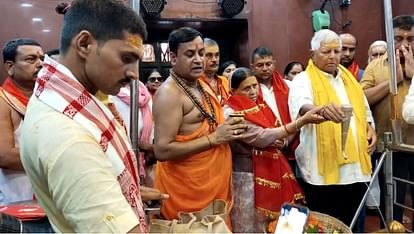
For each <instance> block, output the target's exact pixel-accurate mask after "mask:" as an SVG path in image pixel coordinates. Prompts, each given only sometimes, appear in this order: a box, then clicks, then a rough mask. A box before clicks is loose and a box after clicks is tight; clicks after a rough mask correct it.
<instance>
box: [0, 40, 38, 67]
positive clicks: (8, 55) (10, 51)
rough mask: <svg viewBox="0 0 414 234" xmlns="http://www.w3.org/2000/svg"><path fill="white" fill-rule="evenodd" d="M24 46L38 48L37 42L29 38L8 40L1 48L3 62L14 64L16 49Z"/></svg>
mask: <svg viewBox="0 0 414 234" xmlns="http://www.w3.org/2000/svg"><path fill="white" fill-rule="evenodd" d="M24 45H31V46H40V44H39V42H37V41H35V40H33V39H31V38H16V39H13V40H10V41H8V42H7V43H6V44H5V45H4V47H3V62H4V63H5V62H6V61H13V62H14V61H15V60H16V54H17V48H18V47H19V46H24Z"/></svg>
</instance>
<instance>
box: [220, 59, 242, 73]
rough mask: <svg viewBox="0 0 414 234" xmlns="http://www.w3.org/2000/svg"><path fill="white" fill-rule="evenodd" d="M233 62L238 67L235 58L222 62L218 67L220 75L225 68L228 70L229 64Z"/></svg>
mask: <svg viewBox="0 0 414 234" xmlns="http://www.w3.org/2000/svg"><path fill="white" fill-rule="evenodd" d="M232 64H234V66H236V67H237V63H236V62H234V61H233V60H228V61H226V62H224V63H222V64H220V66H219V68H218V71H217V74H219V75H223V72H224V70H226V68H227V67H228V66H230V65H232Z"/></svg>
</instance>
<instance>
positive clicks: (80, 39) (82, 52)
mask: <svg viewBox="0 0 414 234" xmlns="http://www.w3.org/2000/svg"><path fill="white" fill-rule="evenodd" d="M73 43H74V46H75V50H76V53H77V54H78V55H79V56H80V57H81V58H86V57H87V56H88V55H89V54H90V53H91V52H92V51H93V48H94V45H95V44H96V40H95V38H93V36H92V34H91V33H90V32H89V31H86V30H82V31H80V32H79V33H78V34H77V35H76V36H75V38H74V39H73Z"/></svg>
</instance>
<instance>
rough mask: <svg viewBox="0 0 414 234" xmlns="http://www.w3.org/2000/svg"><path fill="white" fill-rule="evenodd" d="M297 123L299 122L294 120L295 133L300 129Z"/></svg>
mask: <svg viewBox="0 0 414 234" xmlns="http://www.w3.org/2000/svg"><path fill="white" fill-rule="evenodd" d="M298 122H299V120H296V121H295V128H296V131H297V132H299V131H300V128H298Z"/></svg>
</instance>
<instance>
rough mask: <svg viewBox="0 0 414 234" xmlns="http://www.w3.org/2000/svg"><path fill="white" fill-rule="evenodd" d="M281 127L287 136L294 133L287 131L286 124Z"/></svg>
mask: <svg viewBox="0 0 414 234" xmlns="http://www.w3.org/2000/svg"><path fill="white" fill-rule="evenodd" d="M283 127H284V128H285V131H286V133H287V134H288V135H290V134H293V133H294V132H289V131H288V129H287V124H285V125H283Z"/></svg>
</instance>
